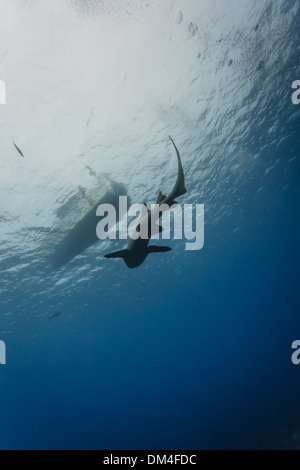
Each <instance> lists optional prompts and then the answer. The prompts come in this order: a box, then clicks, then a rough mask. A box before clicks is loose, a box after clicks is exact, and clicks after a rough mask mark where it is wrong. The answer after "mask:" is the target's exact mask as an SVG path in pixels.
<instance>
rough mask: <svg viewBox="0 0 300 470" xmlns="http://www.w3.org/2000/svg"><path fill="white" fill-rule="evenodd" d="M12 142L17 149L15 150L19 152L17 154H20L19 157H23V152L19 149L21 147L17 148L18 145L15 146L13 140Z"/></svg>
mask: <svg viewBox="0 0 300 470" xmlns="http://www.w3.org/2000/svg"><path fill="white" fill-rule="evenodd" d="M13 144H14V146H15V147H16V149H17V151H18V152H19V154H20V155H21V157H23V158H24V155H23V152H22V150H21V149H19V147H18V146H17V145H16V144H15V143H14V141H13Z"/></svg>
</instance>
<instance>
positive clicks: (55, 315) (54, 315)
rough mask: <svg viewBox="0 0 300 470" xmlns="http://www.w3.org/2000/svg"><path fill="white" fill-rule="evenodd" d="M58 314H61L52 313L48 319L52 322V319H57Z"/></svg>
mask: <svg viewBox="0 0 300 470" xmlns="http://www.w3.org/2000/svg"><path fill="white" fill-rule="evenodd" d="M60 314H61V312H55V313H52V314H51V315H49V317H48V319H49V320H52V318H55V317H58V316H59V315H60Z"/></svg>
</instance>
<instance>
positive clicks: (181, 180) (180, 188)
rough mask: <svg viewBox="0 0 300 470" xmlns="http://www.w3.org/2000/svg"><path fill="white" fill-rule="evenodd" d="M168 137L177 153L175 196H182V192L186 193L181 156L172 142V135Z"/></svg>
mask: <svg viewBox="0 0 300 470" xmlns="http://www.w3.org/2000/svg"><path fill="white" fill-rule="evenodd" d="M169 139H170V140H171V142H172V144H173V145H174V148H175V150H176V154H177V159H178V177H177V182H176V186H177V191H176V197H179V196H183V194H185V193H186V188H185V184H184V173H183V168H182V164H181V158H180V153H179V150H178V148H177V147H176V145H175V142H174V140H173V139H172V137H171V136H170V135H169Z"/></svg>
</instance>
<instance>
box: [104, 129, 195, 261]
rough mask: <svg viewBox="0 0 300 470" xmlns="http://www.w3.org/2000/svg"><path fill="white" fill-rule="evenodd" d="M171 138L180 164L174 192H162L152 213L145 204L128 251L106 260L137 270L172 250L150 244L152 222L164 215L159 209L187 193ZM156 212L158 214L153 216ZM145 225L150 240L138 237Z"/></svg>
mask: <svg viewBox="0 0 300 470" xmlns="http://www.w3.org/2000/svg"><path fill="white" fill-rule="evenodd" d="M169 138H170V140H171V142H172V144H173V146H174V148H175V151H176V155H177V162H178V171H177V180H176V183H175V185H174V187H173V189H172V191H171V192H170V194H169V195H168V196H165V195H163V194H162V192H161V191H160V192H159V194H158V198H157V201H156V208H155V209H152V210H151V211H150V210H149V209H148V208H147V205H146V204H144V206H145V211H143V212H142V214H141V218H140V220H139V223H138V225H137V227H136V229H135V231H134V233H133V234H132V235H131V237H130V240H129V243H128V245H127V248H126V249H124V250H121V251H115V252H113V253H109V254H106V255H104V257H105V258H109V259H110V258H122V259H123V260H124V262H125V264H126V265H127V266H128V268H130V269H133V268H137V267H138V266H140V265H141V264H142V263H143V262H144V261H145V259H146V258H147V256H148V255H149V254H152V253H164V252H167V251H170V250H171V248H170V247H168V246H156V245H150V246H149V242H150V238H151V228H150V227H151V221H152V220H153V218H154V220H155V219H156V220H155V222H156V223H157V221H158V219H159V218H160V215H161V214H162V211H159V210H157V209H159V208H162V206H163V208H164V209H163V210H166V207H168V208H170V207H171V206H174V205H176V204H178V203H177V202H176V198H178V197H180V196H182V195H183V194H185V193H186V188H185V182H184V172H183V168H182V163H181V157H180V153H179V151H178V148H177V147H176V145H175V142H174V140H173V139H172V137H170V136H169ZM154 210H155V211H156V212H155V213H154V214H153V211H154ZM145 213H146V215H145ZM153 215H154V217H153ZM144 223H147V227H148V238H142V237H139V236H138V234H139V233H140V232H141V226H142V225H143V224H144ZM157 230H158V232H162V231H163V227H161V226H160V225H157ZM152 235H153V233H152Z"/></svg>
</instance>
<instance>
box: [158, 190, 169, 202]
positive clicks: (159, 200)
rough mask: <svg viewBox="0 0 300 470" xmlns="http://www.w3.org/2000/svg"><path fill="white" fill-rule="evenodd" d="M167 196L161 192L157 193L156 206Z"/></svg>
mask: <svg viewBox="0 0 300 470" xmlns="http://www.w3.org/2000/svg"><path fill="white" fill-rule="evenodd" d="M166 197H167V196H165V195H164V194H163V193H162V192H161V191H159V195H158V196H157V201H156V204H160V203H161V202H162V201H163V200H164V199H166Z"/></svg>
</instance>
